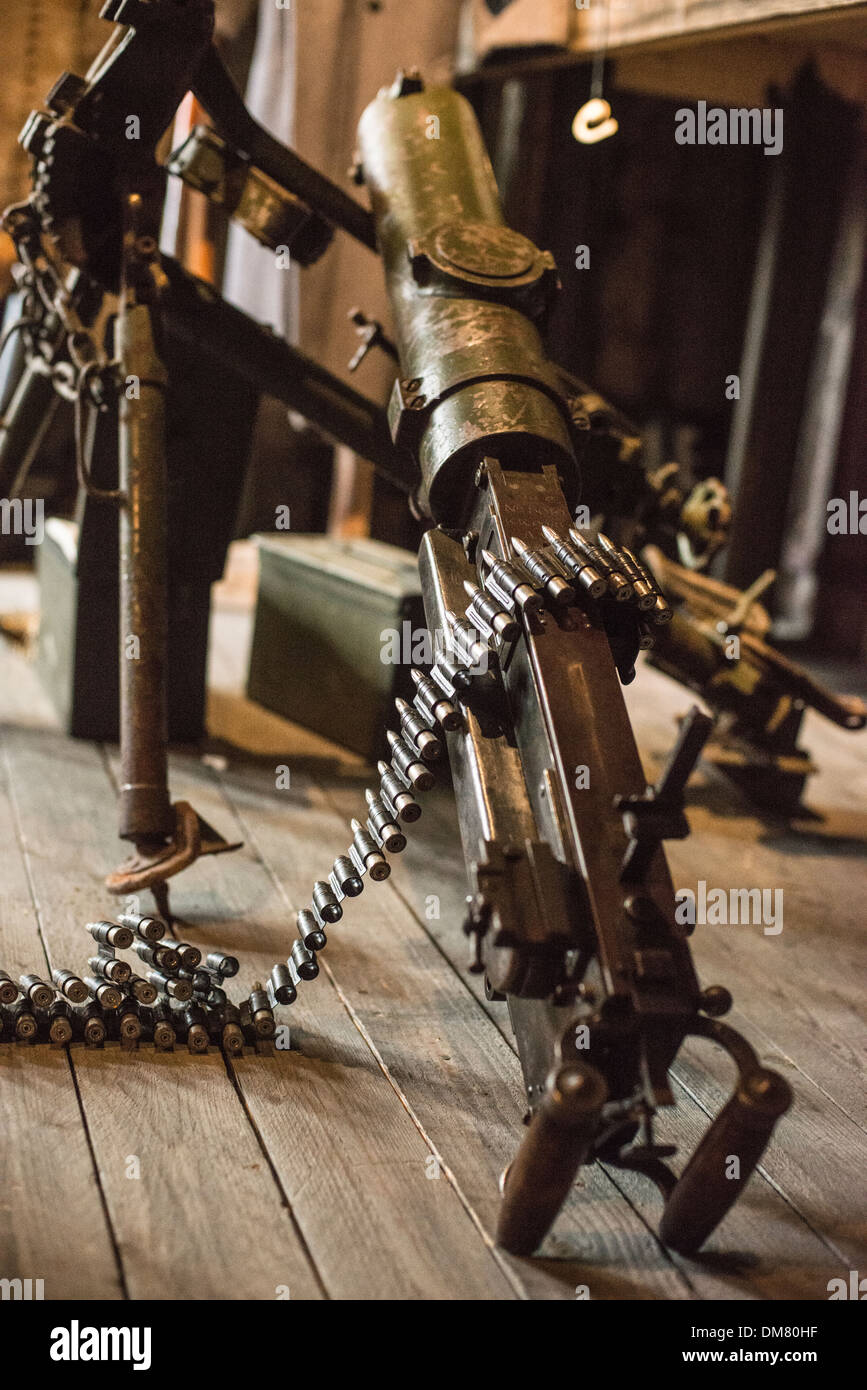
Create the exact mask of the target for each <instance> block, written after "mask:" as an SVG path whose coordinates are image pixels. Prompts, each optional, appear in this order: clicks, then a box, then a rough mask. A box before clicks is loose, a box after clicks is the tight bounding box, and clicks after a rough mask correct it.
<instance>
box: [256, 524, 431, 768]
mask: <svg viewBox="0 0 867 1390" xmlns="http://www.w3.org/2000/svg"><path fill="white" fill-rule="evenodd" d="M254 540H255V542H256V544H257V546H258V548H259V593H258V598H257V602H256V623H255V629H254V632H253V645H252V651H251V655H250V671H249V678H248V682H247V694H248V696H249V697H250V699H251V700H256V701H257V702H258V703H259V704H261V705H264V706H265V707H266V708H267V709H270V710H273V711H274V712H275V713H277V714H282V715H283V716H284V718H286V719H291V720H293V721H294V722H295V723H297V724H301V725H303V726H304V727H305V728H307V729H313V730H314V731H315V732H316V733H318V734H322V735H323V736H324V737H325V738H329V739H332V740H333V741H334V742H335V743H340V744H342V745H343V746H344V747H346V748H351V749H352V750H353V751H354V752H356V753H360V754H362V755H363V756H364V757H366V758H368V759H375V758H377V757H382V756H383V754H384V752H385V749H386V742H385V729H386V728H387V727H394V725H395V719H396V715H395V711H394V707H393V703H392V702H393V700H394V698H395V696H396V695H403V696H404V697H405V698H406V699H408V700H411V699H412V695H413V693H414V688H413V685H412V680H411V678H410V674H409V672H410V667H411V664H412V660H411V653H412V646H413V640H414V639H413V634H417V633H418V632H419V630H423V629H424V626H425V621H424V607H423V604H422V599H421V586H420V584H419V578H418V565H417V561H416V557H415V555H414V554H413V552H412V551H409V550H401V549H400V548H399V547H397V546H394V545H385V544H383V542H381V541H373V540H367V539H357V540H336V539H333V538H332V537H329V536H316V535H314V536H306V535H298V536H281V535H259V536H255V537H254ZM404 624H406V626H404ZM395 634H398V635H399V637H400V639H401V640H400V649H401V650H400V654H401V660H400V662H397V663H396V662H394V661H393V660H383V657H384V656H385V657H388V656H389V655H393V653H394V649H395V646H396V640H395Z"/></svg>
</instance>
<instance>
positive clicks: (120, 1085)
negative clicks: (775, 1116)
mask: <svg viewBox="0 0 867 1390" xmlns="http://www.w3.org/2000/svg"><path fill="white" fill-rule="evenodd" d="M247 628H248V619H247V618H246V617H245V616H244V615H243V614H241V613H239V612H238V611H234V612H231V613H224V614H222V615H221V616H220V617H218V620H217V622H216V624H215V634H214V641H213V653H212V654H213V656H214V658H215V669H216V670H217V688H215V689H214V691H213V693H212V702H211V710H210V722H211V728H212V732H213V733H214V734H215V735H216V738H215V740H214V743H213V750H212V754H211V756H209V757H208V758H207V759H202V758H201V757H198V756H195V755H193V754H179V755H178V756H176V757H175V758H174V759H173V778H172V790H173V795H174V796H175V797H176V798H179V797H186V798H187V799H189V800H191V801H192V802H193V804H194V805H195V807H196V809H197V810H198V811H199V812H200V813H201V814H202V815H204V816H205V818H206V819H208V820H209V821H211V822H212V823H213V824H214V825H215V826H217V827H218V829H220V830H221V831H222V832H223V833H224V834H225V835H227V836H228V837H230V838H243V839H244V842H245V843H244V848H243V850H241V851H240V852H238V853H235V854H232V855H226V856H221V857H217V858H212V859H206V860H204V861H200V862H199V863H198V864H196V865H195V866H193V868H191V869H190V870H189V871H187V872H186V873H185V874H183V875H182V876H181V877H180V878H179V879H177V880H176V881H175V884H174V885H173V889H172V893H173V905H174V907H175V910H176V911H177V912H178V914H179V915H180V916H181V917H182V918H183V919H184V920H185V922H186V923H187V924H188V925H187V926H186V927H185V934H187V935H189V937H190V939H191V940H194V941H196V942H197V943H199V944H202V945H204V946H206V947H207V948H209V949H211V948H213V947H215V946H218V945H221V946H223V947H225V948H226V949H231V950H232V951H233V953H235V954H237V955H239V956H240V958H241V960H242V973H241V976H240V977H239V979H240V981H241V982H242V984H244V985H247V986H249V984H250V982H251V980H252V979H253V978H255V977H256V976H260V977H261V976H262V975H264V974H265V973H266V970H267V968H268V967H269V966H270V964H271V963H272V962H273V960H274V959H277V958H279V957H281V956H283V955H284V954H285V951H286V946H287V944H288V942H289V941H290V940H291V937H292V927H291V913H292V912H293V910H294V909H296V908H297V907H299V906H301V905H303V904H304V903H305V902H306V901H307V900H308V897H309V891H310V886H311V882H312V879H313V878H314V877H316V876H321V875H322V874H323V873H324V872H325V871H326V869H327V867H328V865H329V864H330V861H331V859H332V858H333V857H334V855H335V854H336V853H338V852H340V851H342V850H343V849H344V848H345V843H346V841H347V838H348V836H347V820H348V818H349V817H350V816H351V815H353V814H357V813H358V808H359V805H360V801H361V797H362V789H363V786H364V777H363V769H361V768H360V767H359V765H358V763H357V761H355V760H353V759H351V758H346V757H341V756H340V755H339V753H338V751H337V750H335V749H334V748H333V747H332V746H330V745H325V744H323V743H322V741H321V740H317V739H315V738H314V737H313V736H310V735H306V734H303V733H302V732H301V731H299V730H295V729H293V728H292V726H289V725H287V724H284V723H283V722H282V721H280V720H278V719H276V718H274V717H272V716H269V715H267V714H265V713H264V712H262V711H259V710H257V709H256V708H255V707H254V706H251V705H249V704H248V703H247V702H245V701H244V700H242V699H241V698H240V697H239V696H238V695H237V693H236V689H235V688H233V687H237V682H238V673H239V662H240V661H242V656H243V650H244V646H245V641H246V638H247V636H248V631H247ZM628 699H629V702H630V706H631V709H632V713H633V718H634V720H635V723H636V728H637V731H638V734H639V740H640V742H641V745H642V751H643V754H644V755H645V757H646V760H647V769H648V773H651V772H652V771H654V769H655V768H656V766H657V765H658V762H659V759H660V757H662V756H663V755H664V753H665V751H666V749H667V747H668V745H669V744H670V742H671V738H672V730H673V719H674V716H675V715H676V714H678V713H681V712H682V711H683V710H684V709H685V708H686V707H687V706H688V704H689V697H688V695H687V694H686V693H685V692H684V691H682V690H680V689H679V688H678V687H676V686H674V685H673V684H672V683H671V682H669V681H667V680H666V679H665V678H664V677H662V676H660V675H658V674H657V673H654V672H653V671H652V670H650V669H649V668H648V669H645V670H643V672H642V673H641V675H640V677H639V680H638V682H637V683H636V685H635V686H633V687H632V688H631V689H630V691H629V692H628ZM806 741H807V743H808V744H809V746H810V747H811V749H812V750H813V752H814V754H815V756H816V758H817V760H818V761H819V762H820V764H821V767H822V772H821V774H820V775H819V776H818V777H817V778H816V779H815V781H814V783H813V787H812V791H811V802H812V804H813V805H814V806H816V807H817V808H821V810H822V812H823V814H824V816H825V819H824V820H822V821H817V822H815V823H814V824H813V825H812V826H811V827H810V829H809V832H805V833H795V832H793V831H790V830H788V829H786V828H785V827H783V826H781V825H774V824H767V823H763V822H761V821H759V820H758V819H756V818H755V816H753V815H752V814H751V812H750V810H749V808H748V807H747V806H746V804H745V803H744V802H743V801H742V800H741V799H740V798H739V797H738V796H737V795H736V793H734V791H732V790H730V789H729V788H728V786H727V785H726V784H725V783H723V782H722V780H721V779H720V778H719V777H718V775H717V774H715V773H714V772H713V771H712V770H710V771H709V770H704V771H702V772H701V773H700V774H699V776H698V777H697V779H696V781H695V784H694V786H693V787H691V789H690V801H691V808H690V812H691V821H692V824H693V830H694V833H693V836H692V837H691V838H690V840H688V841H686V842H684V843H682V844H679V845H676V846H674V847H673V849H672V855H671V857H672V863H673V869H674V875H675V881H676V883H677V885H678V886H679V887H690V886H691V887H693V888H694V887H695V885H696V882H697V880H698V879H699V878H704V879H705V880H706V881H707V883H708V885H709V886H713V887H723V888H727V887H730V886H737V887H753V886H755V887H782V888H783V890H784V907H785V913H784V929H783V931H782V932H781V933H780V934H779V935H778V936H765V935H763V933H762V931H761V928H760V927H735V926H730V927H715V928H714V927H699V928H698V929H697V931H696V935H695V937H694V938H693V940H694V945H695V953H696V957H697V963H698V966H699V970H700V974H701V977H702V980H703V982H705V983H713V982H717V981H718V982H720V983H725V984H727V985H728V986H729V987H730V988H731V989H732V991H733V993H734V994H735V998H736V1005H737V1007H736V1011H735V1013H734V1014H733V1019H734V1022H735V1024H736V1026H739V1027H742V1028H743V1029H744V1031H745V1032H746V1033H747V1035H748V1036H749V1037H750V1039H751V1040H752V1041H753V1043H754V1044H755V1046H756V1047H757V1049H758V1051H759V1052H760V1054H761V1056H762V1058H763V1060H766V1061H768V1062H769V1063H771V1064H772V1065H774V1066H775V1067H777V1068H778V1069H779V1070H781V1071H783V1072H784V1073H785V1074H786V1076H787V1077H788V1079H789V1080H790V1082H791V1084H792V1086H793V1088H794V1091H795V1095H796V1103H795V1107H794V1109H793V1111H792V1112H791V1113H790V1115H789V1116H788V1117H787V1118H786V1119H785V1121H784V1123H783V1124H782V1125H781V1126H780V1128H779V1131H778V1137H777V1139H776V1140H775V1142H774V1143H773V1145H772V1146H771V1148H770V1150H769V1152H768V1154H767V1155H766V1157H765V1161H764V1163H763V1165H762V1169H761V1172H760V1173H759V1174H757V1175H756V1176H755V1177H754V1178H753V1179H752V1181H751V1183H750V1185H749V1188H748V1190H747V1192H746V1194H745V1196H744V1197H743V1198H742V1200H741V1202H740V1203H739V1204H738V1205H737V1206H736V1207H735V1208H734V1210H733V1212H732V1213H731V1214H730V1215H729V1217H728V1218H727V1219H726V1221H725V1223H724V1224H723V1226H722V1227H721V1229H720V1230H719V1231H718V1232H717V1234H716V1235H715V1236H714V1237H713V1238H712V1240H711V1241H710V1243H709V1248H708V1252H707V1254H706V1255H704V1256H703V1257H702V1258H701V1259H699V1260H684V1259H681V1258H679V1257H677V1256H674V1255H672V1254H671V1253H670V1252H668V1251H666V1250H664V1249H663V1248H662V1247H661V1245H660V1244H659V1242H658V1240H657V1238H656V1235H655V1230H656V1225H657V1222H658V1219H659V1214H660V1202H659V1199H658V1197H657V1196H656V1193H655V1191H654V1190H653V1189H652V1188H650V1187H649V1185H647V1184H646V1183H644V1182H643V1181H642V1180H641V1179H640V1178H638V1177H637V1176H632V1175H626V1174H623V1173H621V1172H618V1171H616V1170H610V1171H609V1170H606V1169H604V1168H603V1167H602V1166H600V1165H597V1166H596V1167H594V1168H593V1169H591V1170H587V1171H585V1173H584V1174H583V1178H582V1184H581V1185H580V1186H579V1187H578V1188H576V1190H575V1192H574V1193H573V1195H572V1197H571V1198H570V1200H569V1202H568V1203H567V1206H566V1208H565V1210H564V1212H563V1213H562V1214H561V1217H560V1219H559V1221H558V1223H557V1227H556V1230H555V1231H554V1232H553V1233H552V1235H551V1236H550V1237H549V1238H548V1241H547V1243H546V1245H545V1247H544V1249H543V1252H542V1256H541V1257H539V1258H537V1259H534V1260H514V1259H511V1258H510V1257H509V1256H507V1255H505V1254H504V1253H503V1252H502V1251H501V1250H499V1249H498V1248H496V1247H495V1245H494V1240H493V1231H494V1228H495V1223H496V1214H497V1206H498V1201H499V1198H498V1195H497V1177H498V1175H499V1173H500V1171H501V1170H502V1168H503V1167H504V1166H505V1164H506V1163H507V1162H508V1161H509V1159H510V1158H511V1156H512V1154H513V1152H514V1149H515V1146H516V1143H517V1141H518V1139H519V1137H520V1116H521V1113H522V1110H523V1104H522V1087H521V1079H520V1071H519V1067H518V1063H517V1058H516V1055H515V1049H514V1040H513V1038H512V1035H511V1030H510V1028H509V1024H508V1017H507V1014H506V1010H505V1007H504V1006H502V1005H497V1004H489V1003H487V1002H486V1001H485V999H484V997H483V995H482V993H481V991H480V988H479V984H478V981H477V979H475V978H474V977H472V976H469V975H467V974H466V972H465V970H464V968H463V964H464V958H465V943H464V939H463V936H462V933H461V931H460V921H461V909H462V906H463V897H464V893H465V884H464V871H463V863H462V859H461V856H460V851H459V846H458V842H457V836H456V825H455V819H454V809H453V806H452V805H451V802H450V798H449V796H448V795H447V794H445V793H442V794H440V793H436V794H434V795H433V797H429V798H428V799H427V802H426V804H427V808H428V809H427V813H426V815H425V816H424V817H423V819H422V821H421V822H420V823H419V826H418V827H417V828H414V833H412V840H411V845H410V848H409V850H408V851H407V853H406V854H405V855H404V856H402V857H401V858H399V859H398V860H397V861H395V870H394V873H393V874H392V877H391V878H390V879H389V880H388V882H387V883H386V884H383V885H376V886H371V887H370V888H369V889H368V890H367V891H365V893H364V894H363V895H362V897H361V898H360V899H358V900H357V901H356V902H354V903H351V904H350V905H349V906H348V909H347V913H346V916H345V918H344V920H343V921H342V922H341V923H340V924H339V925H338V926H337V927H336V928H334V929H332V932H331V934H330V940H329V945H328V948H327V950H326V952H325V953H324V954H323V956H322V958H321V960H322V965H323V970H322V973H321V975H320V978H319V979H318V980H317V981H316V982H315V983H313V984H311V985H307V986H306V987H305V988H304V990H303V991H302V996H301V999H300V1001H299V1004H298V1005H297V1006H295V1007H293V1008H292V1009H291V1010H290V1011H288V1014H287V1017H288V1018H289V1020H290V1022H291V1027H292V1050H291V1051H280V1050H275V1051H274V1052H273V1053H271V1054H270V1055H259V1054H256V1053H254V1052H252V1051H248V1053H247V1054H245V1055H244V1056H243V1057H242V1058H240V1059H237V1060H236V1061H234V1062H232V1063H227V1062H226V1061H224V1059H223V1058H222V1056H221V1055H220V1054H219V1053H218V1052H216V1051H214V1050H213V1049H212V1050H211V1052H210V1053H209V1054H208V1055H207V1056H205V1057H201V1058H193V1057H190V1056H188V1055H187V1054H186V1053H181V1052H178V1053H176V1054H174V1055H171V1054H169V1055H156V1054H154V1053H153V1051H152V1050H150V1049H142V1050H141V1051H140V1052H139V1053H138V1054H133V1055H128V1054H122V1053H121V1052H120V1051H119V1050H118V1049H117V1048H116V1047H111V1046H109V1047H107V1048H106V1049H105V1051H103V1052H99V1051H88V1050H85V1049H84V1048H83V1047H81V1046H78V1045H75V1046H73V1047H72V1048H71V1049H69V1051H68V1052H66V1051H61V1052H55V1051H52V1050H50V1049H47V1048H45V1047H40V1048H25V1047H16V1046H12V1045H9V1044H6V1045H2V1046H0V1087H2V1095H3V1115H4V1123H3V1125H2V1127H0V1277H2V1278H13V1277H16V1276H18V1277H21V1278H42V1279H44V1281H45V1296H46V1298H60V1297H67V1296H77V1297H83V1298H89V1299H97V1298H109V1299H111V1298H124V1297H130V1298H165V1299H172V1298H184V1299H189V1298H191V1297H192V1298H197V1299H209V1298H229V1299H270V1298H278V1297H286V1296H290V1297H292V1298H294V1299H299V1298H300V1299H305V1298H323V1297H325V1298H341V1299H352V1298H362V1299H478V1300H482V1299H515V1298H519V1299H521V1298H523V1299H572V1298H574V1297H575V1290H576V1288H577V1287H578V1286H579V1285H587V1286H588V1288H589V1291H590V1296H591V1298H594V1299H606V1298H614V1299H635V1298H638V1299H720V1298H725V1299H731V1298H734V1299H767V1298H770V1299H772V1298H780V1297H793V1298H797V1299H804V1300H810V1299H825V1298H827V1283H828V1280H829V1279H831V1278H833V1277H837V1276H839V1275H841V1274H842V1275H844V1276H845V1275H846V1273H847V1271H848V1270H849V1269H858V1268H861V1269H863V1268H864V1267H865V1263H864V1262H865V1260H867V1242H865V1220H864V1215H865V1213H864V1200H863V1181H862V1178H861V1174H862V1173H863V1162H864V1130H865V1105H864V1087H863V1076H864V1052H865V1033H867V1025H865V1021H864V1015H863V1008H862V1007H861V1005H862V1002H863V996H864V980H865V969H864V966H865V961H864V956H865V948H864V932H863V928H862V916H863V914H862V911H861V903H862V902H863V900H864V897H865V894H867V859H865V853H864V851H865V844H867V751H865V738H864V737H863V736H861V737H859V736H855V737H852V736H849V735H846V734H843V733H841V732H840V731H838V730H836V729H833V728H830V727H829V726H828V725H826V724H823V723H822V722H821V721H819V720H814V721H811V722H809V723H808V726H807V735H806ZM214 754H217V755H218V756H214ZM280 763H286V764H288V765H289V767H290V769H291V788H290V789H287V790H278V789H277V788H276V787H275V780H276V779H275V767H276V766H277V764H280ZM114 779H115V765H114V755H113V752H112V750H102V749H99V748H95V747H92V746H89V745H86V744H81V743H75V742H73V741H71V740H69V739H66V738H65V737H63V736H62V735H61V734H60V733H58V732H57V728H56V723H55V721H54V718H53V715H52V713H51V711H50V708H49V707H48V705H47V702H46V700H45V698H44V696H43V694H42V692H41V690H40V687H39V685H38V682H37V681H36V678H35V676H34V674H33V672H32V670H31V668H30V666H29V665H28V664H27V662H26V661H25V659H24V657H23V656H22V655H21V653H20V652H18V651H15V650H13V649H11V648H10V647H8V646H6V645H3V644H2V643H0V965H2V967H3V968H5V969H7V970H9V971H10V973H12V972H13V969H14V971H15V972H16V973H17V972H18V971H20V970H23V969H24V968H30V969H34V970H41V969H44V968H45V967H46V965H47V964H48V963H52V964H63V965H69V966H71V967H82V966H83V964H84V959H85V957H86V955H87V951H86V949H85V947H86V945H87V938H86V937H85V935H84V932H83V924H84V922H85V921H87V920H88V919H90V918H93V917H98V916H101V915H110V913H111V906H112V900H111V899H110V898H109V897H108V895H107V894H106V893H105V891H104V889H103V888H102V884H101V879H102V875H103V874H104V873H105V872H106V870H108V869H110V868H111V867H113V866H114V864H115V862H116V861H117V860H118V859H119V858H120V857H121V855H120V853H119V847H118V842H117V841H116V839H115V831H114V784H115V783H114ZM238 993H240V990H239V991H238ZM729 1081H730V1077H729V1075H728V1073H727V1064H726V1063H725V1062H724V1061H723V1062H722V1063H721V1061H720V1058H719V1057H717V1056H715V1055H714V1054H713V1052H712V1051H711V1050H709V1049H706V1048H701V1049H699V1048H698V1047H696V1048H692V1047H689V1048H686V1049H684V1051H683V1053H682V1055H681V1057H680V1059H679V1061H678V1064H677V1067H676V1088H677V1092H678V1100H679V1103H678V1107H677V1109H676V1111H675V1112H672V1113H671V1114H667V1115H666V1116H665V1118H664V1121H663V1124H662V1126H661V1128H662V1129H663V1131H664V1132H665V1136H670V1137H671V1139H672V1141H673V1142H678V1143H681V1144H683V1146H684V1149H685V1151H690V1150H691V1149H692V1148H693V1147H694V1146H695V1143H696V1142H697V1140H698V1137H699V1136H700V1134H701V1132H702V1130H703V1128H704V1127H705V1126H706V1124H707V1116H708V1114H709V1113H713V1112H715V1110H716V1109H717V1108H718V1107H719V1105H720V1104H721V1102H722V1099H723V1097H724V1094H725V1091H726V1088H727V1086H728V1084H729ZM133 1159H135V1160H137V1162H133V1161H132V1160H133ZM135 1173H137V1174H138V1176H131V1174H135Z"/></svg>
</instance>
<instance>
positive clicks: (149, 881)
mask: <svg viewBox="0 0 867 1390" xmlns="http://www.w3.org/2000/svg"><path fill="white" fill-rule="evenodd" d="M172 809H173V811H174V813H175V829H174V834H173V835H172V838H171V839H170V840H169V841H168V842H167V843H166V844H158V845H155V844H153V843H152V842H150V843H147V844H139V845H136V849H135V853H134V854H131V855H130V857H129V858H128V859H126V860H125V861H124V863H123V864H121V866H120V868H119V869H117V870H116V871H115V872H114V873H113V874H109V875H108V877H107V878H106V880H105V886H106V888H107V889H108V891H109V893H114V894H116V895H117V896H118V897H122V896H125V895H132V894H135V893H140V892H142V891H143V890H144V889H145V888H150V889H152V890H153V893H154V897H155V899H156V901H157V906H158V908H160V909H161V908H166V910H167V908H168V889H167V888H166V886H165V883H166V879H169V878H173V877H174V875H175V874H179V873H180V872H181V870H182V869H186V868H187V867H188V866H189V865H190V864H192V863H194V862H195V860H196V859H200V858H201V857H202V855H203V854H226V853H227V852H228V851H229V850H232V849H240V848H241V844H242V842H241V841H240V840H237V841H235V842H234V843H232V844H230V843H229V841H228V840H224V839H223V837H222V835H220V834H218V832H217V831H216V830H214V828H213V826H211V825H209V824H208V822H207V821H206V820H203V819H202V817H201V816H200V815H198V814H197V812H196V811H194V810H193V808H192V806H191V805H190V803H189V802H188V801H176V802H175V803H174V806H173V808H172ZM163 915H164V914H163V912H162V911H160V916H163Z"/></svg>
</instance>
